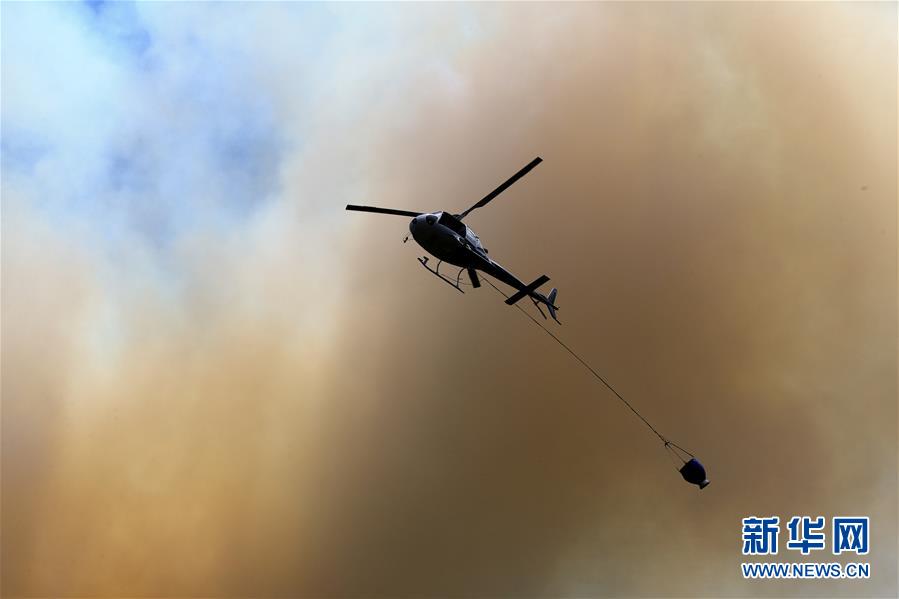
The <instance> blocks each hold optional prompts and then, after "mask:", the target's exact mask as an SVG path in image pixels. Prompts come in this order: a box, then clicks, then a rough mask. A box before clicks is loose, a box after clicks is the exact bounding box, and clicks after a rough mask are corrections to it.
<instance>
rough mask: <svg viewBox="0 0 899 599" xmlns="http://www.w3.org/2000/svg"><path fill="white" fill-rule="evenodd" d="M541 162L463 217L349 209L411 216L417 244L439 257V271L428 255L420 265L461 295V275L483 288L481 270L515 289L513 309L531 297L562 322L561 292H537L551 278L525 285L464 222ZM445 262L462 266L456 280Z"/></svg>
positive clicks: (533, 163)
mask: <svg viewBox="0 0 899 599" xmlns="http://www.w3.org/2000/svg"><path fill="white" fill-rule="evenodd" d="M542 161H543V159H542V158H540V157H539V156H538V157H537V158H534V159H533V160H532V161H531V162H529V163H528V164H527V165H525V166H524V167H523V168H522V169H521V170H520V171H518V172H517V173H515V174H514V175H512V176H511V177H509V178H508V179H506V181H504V182H503V183H502V185H500V186H499V187H497V188H496V189H494V190H493V191H491V192H490V193H488V194H487V195H486V196H484V197H483V198H482V199H481V200H480V201H478V202H477V203H476V204H475V205H473V206H472V207H471V208H469V209H468V210H466V211H465V212H462V213H461V214H451V213H450V212H447V211H445V210H440V211H437V212H412V211H409V210H396V209H393V208H377V207H374V206H356V205H353V204H347V207H346V209H347V210H355V211H359V212H373V213H375V214H392V215H396V216H411V217H412V220H411V221H410V222H409V232H410V233H411V234H412V238H413V239H414V240H415V242H416V243H417V244H418V245H420V246H421V247H422V248H424V250H425V251H427V252H428V253H429V254H431V255H432V256H433V257H435V258H437V266H436V268H431V267H430V266H428V256H422V257H421V258H419V259H418V261H419V262H420V263H421V265H422V266H424V267H425V269H427V270H428V271H429V272H430V273H432V274H434V275H436V276H437V277H438V278H440V279H441V280H442V281H444V282H446V283H448V284H449V285H451V286H452V287H453V288H455V289H456V290H457V291H459V292H460V293H465V292H464V291H462V287H461V277H462V273H463V272H468V277H469V279H471V285H472V287H475V288H477V287H480V286H481V281H480V279H479V278H478V271H481V272H483V273H484V274H487V275H489V276H491V277H493V278H494V279H497V280H499V281H502V282H503V283H505V284H506V285H508V286H509V287H512V288H513V289H515V293H513V294H512V295H511V296H509V297H508V298H507V299H506V303H507V304H508V305H510V306H512V305H514V304H516V303H517V302H518V301H519V300H521V299H523V298H525V297H528V298H530V299H531V301H532V302H534V305H535V306H536V307H537V310H539V311H540V314H541V315H542V316H543V318H546V314H544V313H543V310H542V309H541V308H540V305H541V304H543V305H545V306H546V308H547V310H549V314H550V316H552V318H553V320H555V321H556V322H559V319H558V317H557V314H556V312H557V310H558V309H559V307H558V306H556V305H555V302H556V296H557V294H558V290H557V289H556V288H553V289H552V290H551V291H550V292H549V295H543V294H542V293H540V292H539V291H537V289H538V288H539V287H540V286H541V285H543V284H544V283H547V282H548V281H549V277H548V276H546V275H541V276H539V277H537V278H536V279H534V281H532V282H531V283H528V284H525V283H524V282H522V281H521V280H519V279H518V277H516V276H515V275H513V274H512V273H511V272H509V271H508V270H506V269H505V268H503V267H502V266H500V264H499V263H497V262H496V261H494V260H492V259H491V258H490V257H489V256H488V255H487V250H486V249H485V248H484V246H483V245H482V244H481V239H480V238H479V237H478V236H477V234H475V232H474V231H473V230H472V229H471V227H469V226H468V225H466V224H465V223H464V222H462V219H464V218H465V217H466V216H468V214H469V213H470V212H472V211H473V210H476V209H478V208H483V207H484V206H486V205H487V204H488V203H489V202H490V201H491V200H493V199H494V198H496V196H498V195H499V194H501V193H502V192H504V191H505V190H506V189H508V188H509V187H511V186H512V184H514V183H515V182H516V181H518V180H519V179H521V178H522V177H524V176H525V175H526V174H528V173H529V172H530V171H531V169H533V168H534V167H535V166H537V165H538V164H540V163H541V162H542ZM408 240H409V237H408V235H407V236H406V238H405V239H404V240H403V242H404V243H405V242H406V241H408ZM444 262H447V263H449V264H452V265H454V266H457V267H459V272H458V273H457V274H456V276H455V278H454V279H453V278H450V277H447V276H446V275H444V274H442V273H441V272H440V265H441V264H442V263H444Z"/></svg>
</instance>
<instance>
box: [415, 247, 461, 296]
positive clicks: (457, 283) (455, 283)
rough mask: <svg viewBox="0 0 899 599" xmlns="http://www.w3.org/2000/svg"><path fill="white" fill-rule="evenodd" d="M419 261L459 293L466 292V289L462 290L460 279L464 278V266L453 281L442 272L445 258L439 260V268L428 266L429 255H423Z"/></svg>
mask: <svg viewBox="0 0 899 599" xmlns="http://www.w3.org/2000/svg"><path fill="white" fill-rule="evenodd" d="M418 261H419V262H420V263H421V265H422V266H424V267H425V269H426V270H427V271H428V272H430V273H431V274H434V275H437V278H439V279H440V280H441V281H443V282H444V283H446V284H447V285H449V286H450V287H452V288H453V289H455V290H456V291H458V292H459V293H465V292H464V291H462V285H461V283H460V281H461V279H462V273H463V272H464V271H465V269H464V268H460V269H459V274H457V275H456V280H455V281H453V280H452V279H450V278H449V277H447V276H445V275H442V274H440V265H441V264H443V260H439V261H438V262H437V268H431V267H430V266H428V257H427V256H422V257H421V258H419V259H418Z"/></svg>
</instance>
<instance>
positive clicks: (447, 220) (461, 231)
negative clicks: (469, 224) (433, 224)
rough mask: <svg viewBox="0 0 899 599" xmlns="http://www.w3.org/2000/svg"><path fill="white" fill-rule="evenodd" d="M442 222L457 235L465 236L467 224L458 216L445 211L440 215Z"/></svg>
mask: <svg viewBox="0 0 899 599" xmlns="http://www.w3.org/2000/svg"><path fill="white" fill-rule="evenodd" d="M440 224H441V225H443V226H444V227H447V228H448V229H450V230H452V231H453V232H454V233H455V234H456V235H462V236H463V237H464V236H465V225H464V224H462V221H460V220H459V219H458V218H456V217H454V216H452V215H451V214H449V213H447V212H444V213H442V214H441V215H440Z"/></svg>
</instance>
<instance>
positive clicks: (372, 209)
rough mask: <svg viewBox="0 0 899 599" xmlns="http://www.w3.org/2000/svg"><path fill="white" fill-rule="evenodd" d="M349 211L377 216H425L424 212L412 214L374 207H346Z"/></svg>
mask: <svg viewBox="0 0 899 599" xmlns="http://www.w3.org/2000/svg"><path fill="white" fill-rule="evenodd" d="M346 209H347V210H356V211H357V212H374V213H376V214H395V215H397V216H412V217H415V216H418V215H419V214H423V213H422V212H411V211H409V210H394V209H393V208H375V207H374V206H354V205H353V204H347V205H346Z"/></svg>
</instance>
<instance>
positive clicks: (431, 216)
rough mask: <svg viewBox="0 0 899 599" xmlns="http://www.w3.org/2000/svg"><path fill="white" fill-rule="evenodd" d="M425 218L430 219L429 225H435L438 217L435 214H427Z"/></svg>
mask: <svg viewBox="0 0 899 599" xmlns="http://www.w3.org/2000/svg"><path fill="white" fill-rule="evenodd" d="M425 220H426V221H428V224H429V225H433V224H434V223H436V222H437V217H436V216H434V215H430V216H426V217H425Z"/></svg>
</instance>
